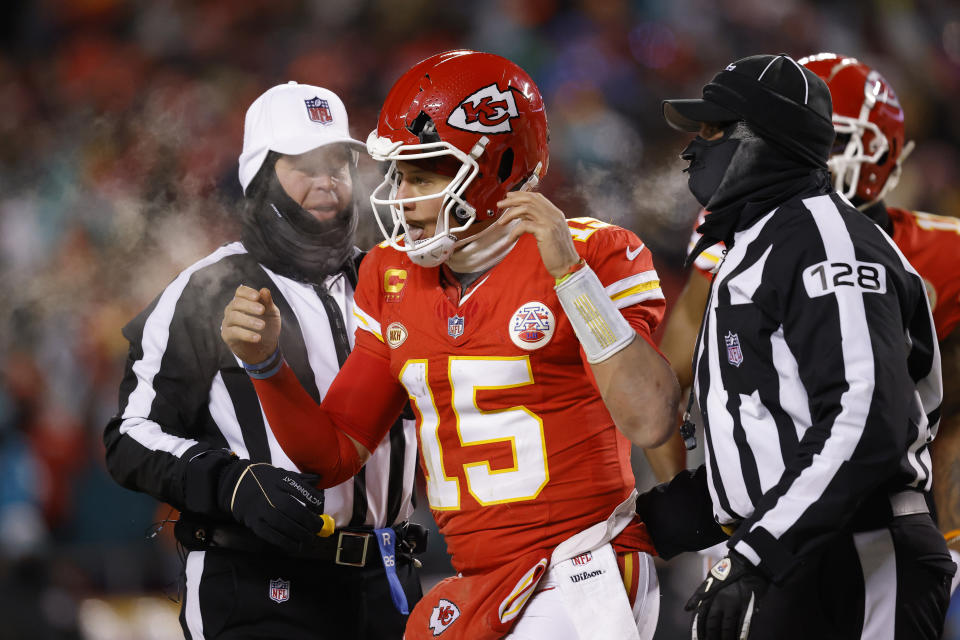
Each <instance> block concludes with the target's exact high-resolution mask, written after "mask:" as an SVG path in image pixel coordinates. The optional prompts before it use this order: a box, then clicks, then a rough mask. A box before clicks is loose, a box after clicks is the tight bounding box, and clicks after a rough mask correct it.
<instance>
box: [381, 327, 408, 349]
mask: <svg viewBox="0 0 960 640" xmlns="http://www.w3.org/2000/svg"><path fill="white" fill-rule="evenodd" d="M385 337H386V338H387V345H389V346H390V348H391V349H396V348H397V347H399V346H400V345H402V344H403V343H404V341H405V340H406V339H407V328H406V327H405V326H403V325H402V324H400V323H399V322H391V323H390V324H389V325H387V335H386V336H385Z"/></svg>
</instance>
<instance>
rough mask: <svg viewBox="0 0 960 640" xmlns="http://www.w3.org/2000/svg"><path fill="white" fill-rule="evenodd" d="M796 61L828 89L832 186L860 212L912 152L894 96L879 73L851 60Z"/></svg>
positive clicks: (827, 56) (892, 181)
mask: <svg viewBox="0 0 960 640" xmlns="http://www.w3.org/2000/svg"><path fill="white" fill-rule="evenodd" d="M799 62H800V64H802V65H803V66H805V67H807V68H808V69H810V70H811V71H813V72H814V73H815V74H817V75H818V76H820V77H821V78H823V80H824V81H825V82H826V83H827V85H828V86H829V87H830V95H831V97H832V99H833V126H834V128H835V129H836V130H837V141H836V143H835V145H834V151H833V153H832V155H831V157H830V159H829V160H828V161H827V164H828V165H829V167H830V171H831V172H832V173H833V178H834V185H835V187H836V189H837V191H839V192H840V193H842V194H843V195H844V196H846V197H847V198H854V197H856V198H857V200H858V203H857V204H858V205H859V207H860V208H861V209H865V208H867V207H869V206H870V205H872V204H873V203H875V202H877V201H878V200H880V199H881V198H883V196H884V195H885V194H886V193H887V192H888V191H890V190H891V189H893V188H894V187H895V186H896V184H897V181H898V180H899V179H900V171H901V166H902V163H903V161H904V160H905V159H906V158H907V156H908V155H909V154H910V151H912V150H913V142H909V143H907V144H906V146H905V145H904V135H903V109H902V108H901V107H900V101H899V100H897V94H896V93H895V92H894V91H893V87H891V86H890V83H888V82H887V81H886V80H885V79H884V78H883V76H881V75H880V73H879V72H877V71H876V70H874V69H871V68H870V67H868V66H867V65H865V64H863V63H862V62H860V61H858V60H857V59H856V58H850V57H846V56H840V55H837V54H835V53H819V54H817V55H814V56H808V57H806V58H801V59H800V61H799Z"/></svg>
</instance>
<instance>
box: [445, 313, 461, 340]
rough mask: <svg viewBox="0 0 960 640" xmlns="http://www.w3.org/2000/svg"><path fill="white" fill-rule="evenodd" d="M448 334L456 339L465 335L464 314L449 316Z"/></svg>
mask: <svg viewBox="0 0 960 640" xmlns="http://www.w3.org/2000/svg"><path fill="white" fill-rule="evenodd" d="M447 335H449V336H450V337H451V338H454V339H456V338H459V337H460V336H462V335H463V316H453V317H452V318H447Z"/></svg>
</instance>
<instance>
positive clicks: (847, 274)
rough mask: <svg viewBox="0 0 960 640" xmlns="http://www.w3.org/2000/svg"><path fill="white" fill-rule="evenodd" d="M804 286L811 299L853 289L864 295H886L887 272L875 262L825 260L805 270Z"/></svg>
mask: <svg viewBox="0 0 960 640" xmlns="http://www.w3.org/2000/svg"><path fill="white" fill-rule="evenodd" d="M803 286H804V288H805V289H806V290H807V295H808V296H810V297H811V298H817V297H819V296H825V295H827V294H828V293H836V292H837V291H839V290H840V289H841V288H842V287H853V288H855V289H859V290H860V291H862V292H863V293H881V294H882V293H886V292H887V271H886V269H885V268H884V266H883V265H882V264H877V263H875V262H859V261H854V262H829V261H827V260H824V261H823V262H818V263H817V264H814V265H810V266H809V267H807V268H806V269H804V270H803Z"/></svg>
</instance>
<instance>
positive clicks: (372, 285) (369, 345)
mask: <svg viewBox="0 0 960 640" xmlns="http://www.w3.org/2000/svg"><path fill="white" fill-rule="evenodd" d="M384 251H385V249H383V248H381V247H374V248H373V250H372V251H370V253H368V254H367V255H366V257H365V258H364V259H363V262H362V263H360V276H359V279H358V282H357V289H356V291H355V292H354V296H353V305H354V306H353V315H354V318H355V319H356V321H357V333H356V335H355V339H356V341H355V344H356V347H355V348H363V349H366V350H368V351H370V352H371V353H373V354H376V355H379V356H381V357H383V358H385V359H389V356H390V354H389V349H388V348H387V345H386V343H385V342H384V341H383V327H381V326H380V318H381V317H382V313H383V303H384V300H385V299H386V298H385V296H387V295H391V292H392V293H399V291H400V290H401V289H402V288H403V286H404V284H405V283H406V278H407V274H406V271H404V270H403V269H396V268H385V267H384V266H383V260H382V258H383V252H384Z"/></svg>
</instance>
